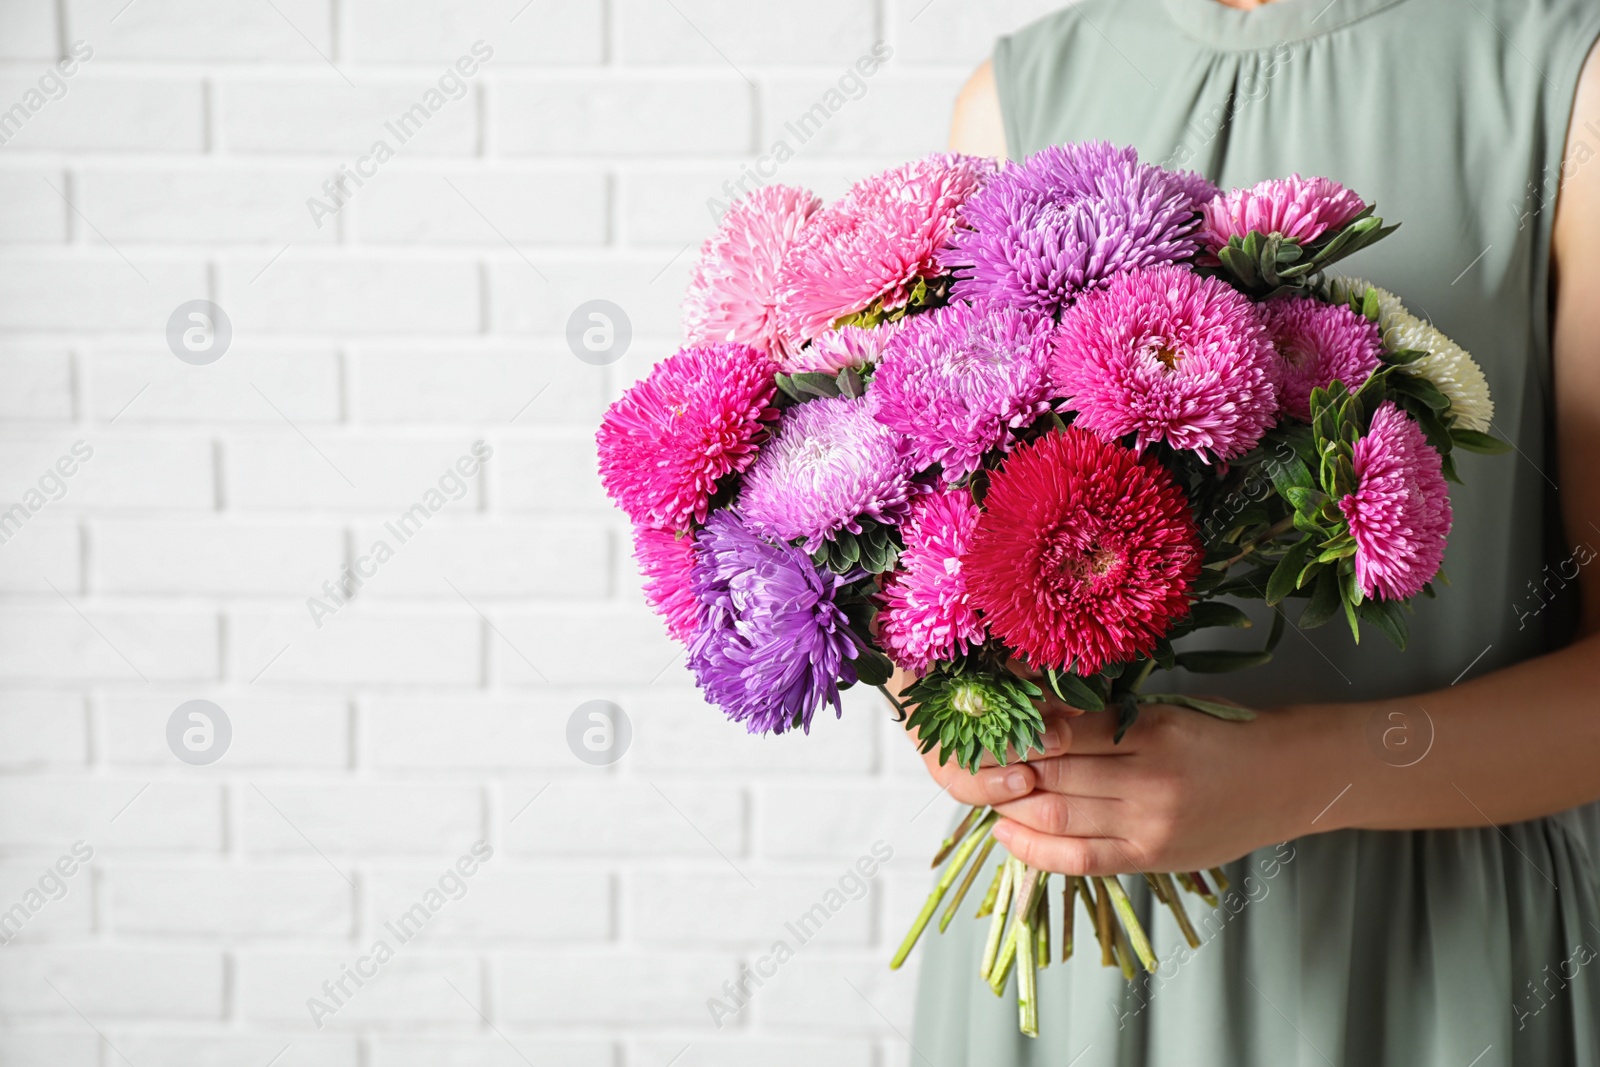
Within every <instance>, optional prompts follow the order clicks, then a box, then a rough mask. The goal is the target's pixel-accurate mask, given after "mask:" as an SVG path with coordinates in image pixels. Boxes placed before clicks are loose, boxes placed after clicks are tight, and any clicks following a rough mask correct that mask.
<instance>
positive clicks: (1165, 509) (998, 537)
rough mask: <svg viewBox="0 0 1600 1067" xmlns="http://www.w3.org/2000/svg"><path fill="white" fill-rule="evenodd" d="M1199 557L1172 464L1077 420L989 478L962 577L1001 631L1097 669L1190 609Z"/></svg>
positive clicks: (1150, 642) (1062, 662)
mask: <svg viewBox="0 0 1600 1067" xmlns="http://www.w3.org/2000/svg"><path fill="white" fill-rule="evenodd" d="M1200 557H1201V549H1200V542H1199V538H1198V536H1197V535H1196V533H1195V526H1194V517H1193V515H1192V514H1191V512H1190V510H1189V501H1188V499H1187V498H1186V497H1185V496H1184V493H1183V490H1182V489H1181V488H1180V487H1179V486H1178V484H1177V482H1175V481H1173V479H1172V475H1171V474H1169V473H1168V472H1167V470H1166V468H1165V467H1162V466H1161V465H1160V464H1159V463H1157V462H1156V461H1155V458H1154V457H1148V456H1147V457H1145V458H1144V459H1142V460H1141V459H1140V458H1139V457H1138V456H1136V455H1134V453H1133V452H1132V451H1131V450H1130V449H1127V448H1124V447H1123V446H1122V445H1119V444H1117V443H1115V442H1113V441H1105V440H1102V439H1101V438H1099V437H1096V436H1095V435H1094V434H1092V433H1089V432H1087V431H1085V430H1080V429H1078V428H1077V427H1075V426H1069V427H1068V428H1067V429H1066V430H1065V431H1063V432H1060V433H1051V434H1046V435H1045V436H1044V437H1041V438H1038V439H1037V440H1034V441H1031V442H1029V443H1028V444H1026V445H1024V446H1022V447H1021V448H1019V449H1017V450H1016V451H1015V452H1013V453H1012V454H1011V455H1010V456H1009V457H1007V459H1006V461H1005V464H1004V465H1003V466H1001V468H1000V469H999V470H997V471H995V472H994V473H993V474H991V475H990V477H989V491H988V493H987V495H985V496H984V498H983V515H982V516H981V517H980V518H979V519H978V525H977V528H976V530H975V531H974V532H973V535H972V542H971V545H970V547H969V548H968V551H967V552H966V554H965V555H964V556H963V557H962V574H963V577H964V579H965V582H966V586H967V589H968V590H969V592H970V595H971V598H972V604H973V606H975V607H976V608H977V609H978V610H979V611H980V612H981V613H982V614H983V619H984V621H985V622H986V623H988V626H989V629H990V631H991V632H992V633H993V634H994V635H995V636H996V637H998V638H999V639H1000V640H1002V641H1004V642H1005V643H1006V644H1007V645H1009V646H1010V647H1011V648H1013V649H1015V650H1016V651H1018V652H1020V653H1022V654H1023V655H1025V656H1027V658H1028V662H1029V663H1030V664H1032V665H1033V666H1035V667H1038V668H1044V667H1056V668H1066V667H1070V668H1071V669H1073V670H1074V671H1076V672H1077V673H1079V674H1081V675H1087V674H1093V673H1095V672H1096V671H1098V670H1100V669H1101V668H1102V667H1105V666H1107V665H1109V664H1112V663H1126V662H1129V661H1130V660H1133V659H1136V658H1138V657H1139V656H1143V655H1148V654H1149V653H1150V652H1151V651H1152V650H1153V649H1154V648H1155V644H1156V641H1157V640H1158V639H1159V638H1161V637H1163V636H1165V634H1166V633H1167V631H1168V630H1169V629H1171V628H1172V626H1173V624H1174V623H1176V622H1178V621H1179V620H1180V619H1182V618H1183V617H1184V616H1186V615H1187V614H1188V613H1189V586H1190V584H1191V583H1192V582H1193V581H1194V579H1195V578H1196V577H1197V576H1198V575H1199V574H1200Z"/></svg>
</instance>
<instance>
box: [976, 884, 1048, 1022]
mask: <svg viewBox="0 0 1600 1067" xmlns="http://www.w3.org/2000/svg"><path fill="white" fill-rule="evenodd" d="M1017 866H1018V868H1019V869H1020V870H1021V871H1022V872H1023V873H1022V875H1021V877H1020V878H1017V879H1014V880H1013V882H1012V885H1013V887H1014V892H1013V894H1012V895H1013V896H1014V897H1015V899H1014V900H1013V901H1012V903H1011V910H1012V911H1013V912H1015V913H1016V918H1015V920H1014V921H1013V922H1012V923H1011V928H1010V929H1009V930H1007V931H1006V939H1005V941H1003V942H1002V943H1001V945H1000V955H999V956H998V957H997V958H996V959H995V963H994V967H993V969H991V970H990V971H989V988H990V989H991V990H993V991H994V995H995V996H999V995H1000V994H1001V993H1002V992H1004V991H1005V988H1006V979H1007V978H1008V977H1010V975H1011V965H1012V964H1013V963H1015V962H1016V960H1017V945H1018V942H1019V941H1020V940H1021V939H1022V931H1023V929H1024V928H1025V927H1026V926H1027V922H1028V919H1029V916H1031V915H1032V913H1033V908H1034V905H1035V904H1037V903H1038V899H1037V894H1038V890H1039V885H1040V881H1039V875H1040V873H1041V872H1040V871H1038V870H1037V869H1035V868H1033V867H1025V866H1023V865H1022V861H1020V860H1018V861H1017ZM1027 936H1028V937H1032V936H1033V934H1032V932H1031V931H1029V933H1028V935H1027Z"/></svg>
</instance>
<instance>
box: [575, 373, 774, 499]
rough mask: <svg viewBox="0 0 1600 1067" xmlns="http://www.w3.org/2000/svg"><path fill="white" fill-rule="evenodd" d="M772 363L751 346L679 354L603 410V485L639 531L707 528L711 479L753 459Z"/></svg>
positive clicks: (769, 413) (768, 404) (767, 409)
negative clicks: (641, 528)
mask: <svg viewBox="0 0 1600 1067" xmlns="http://www.w3.org/2000/svg"><path fill="white" fill-rule="evenodd" d="M777 370H778V365H777V364H776V363H774V362H772V360H771V359H770V358H768V356H767V355H766V353H764V352H760V351H758V350H756V349H754V348H751V347H750V346H748V345H737V344H717V345H695V346H690V347H687V348H680V349H679V350H678V351H677V352H675V353H673V354H672V355H670V356H668V357H667V358H666V359H664V360H662V361H661V362H659V363H657V364H656V365H655V366H654V367H652V368H651V369H650V373H649V374H648V375H646V376H645V377H644V379H643V380H641V381H639V382H637V383H636V384H635V385H634V386H633V387H632V388H631V389H629V390H628V391H627V392H626V393H624V394H622V398H621V399H620V400H618V401H617V402H616V403H615V404H612V405H611V407H610V408H608V409H607V410H606V413H605V417H604V418H603V419H601V421H600V431H599V433H597V434H596V435H595V443H596V444H597V445H598V446H599V453H600V482H601V484H602V485H604V486H605V489H606V492H607V493H608V494H609V495H610V496H611V499H612V500H614V501H616V503H617V506H618V507H620V508H621V509H622V510H623V511H625V512H627V514H628V517H629V518H630V519H632V520H633V521H634V522H635V523H638V524H639V525H641V526H658V527H660V528H662V529H665V530H687V529H688V528H689V525H690V523H691V522H704V521H705V519H706V512H707V510H708V508H709V505H710V501H711V497H712V495H713V494H714V493H715V492H716V491H717V481H718V480H719V479H721V478H723V477H724V476H726V475H728V474H733V473H737V472H739V471H742V470H744V469H745V468H746V467H748V466H749V465H750V464H751V463H752V462H754V461H755V458H756V448H757V445H758V444H759V442H760V439H761V437H762V436H763V435H764V434H765V432H766V429H767V425H768V423H770V422H771V421H772V420H774V419H776V418H777V417H778V410H777V409H776V408H775V407H773V406H772V398H773V394H774V393H775V392H776V389H777V386H776V383H775V381H774V378H775V377H776V375H777Z"/></svg>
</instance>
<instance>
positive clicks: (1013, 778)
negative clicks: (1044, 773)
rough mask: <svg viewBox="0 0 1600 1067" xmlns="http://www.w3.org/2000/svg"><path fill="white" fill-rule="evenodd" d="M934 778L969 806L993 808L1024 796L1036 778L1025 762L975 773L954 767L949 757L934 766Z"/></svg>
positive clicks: (1029, 791) (1029, 790)
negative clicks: (948, 761)
mask: <svg viewBox="0 0 1600 1067" xmlns="http://www.w3.org/2000/svg"><path fill="white" fill-rule="evenodd" d="M933 780H934V781H936V782H938V783H939V784H940V785H942V786H944V787H945V788H946V789H947V790H948V791H949V793H950V795H951V796H952V797H954V798H956V799H957V800H959V801H960V802H961V803H963V804H967V805H969V806H972V807H994V806H995V805H997V804H1004V803H1005V802H1006V801H1008V800H1016V799H1017V798H1018V797H1024V796H1027V795H1028V794H1029V793H1031V792H1032V791H1033V788H1034V785H1035V784H1036V782H1037V780H1036V779H1035V778H1034V775H1033V771H1031V770H1030V769H1029V768H1028V765H1027V764H1024V763H1018V764H1014V765H1012V766H1009V767H986V768H984V769H983V770H980V771H979V772H978V773H977V774H971V773H969V772H968V771H967V770H966V769H965V768H964V767H957V766H956V765H955V761H954V760H952V761H951V762H950V763H948V764H946V765H945V766H944V767H942V768H939V767H937V766H936V767H935V769H934V773H933Z"/></svg>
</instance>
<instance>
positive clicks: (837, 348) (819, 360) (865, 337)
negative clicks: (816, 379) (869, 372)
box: [781, 322, 900, 374]
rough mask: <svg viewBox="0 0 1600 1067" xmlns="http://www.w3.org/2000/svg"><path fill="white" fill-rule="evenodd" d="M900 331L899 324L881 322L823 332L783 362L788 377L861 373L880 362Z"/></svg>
mask: <svg viewBox="0 0 1600 1067" xmlns="http://www.w3.org/2000/svg"><path fill="white" fill-rule="evenodd" d="M899 328H900V323H899V322H880V323H878V325H876V326H871V327H866V326H841V327H839V328H838V329H837V330H828V331H826V332H824V333H820V334H818V335H817V336H816V338H815V339H814V340H813V341H812V342H811V343H810V344H808V345H806V346H805V347H804V348H802V349H800V350H799V351H797V352H794V353H792V354H790V355H789V356H788V357H786V358H785V359H784V360H783V361H782V364H781V365H782V369H783V372H784V373H785V374H799V373H802V372H804V371H821V372H823V373H825V374H837V373H839V372H840V371H842V370H844V369H845V368H846V367H854V368H855V369H856V370H861V369H863V368H865V367H870V366H872V365H873V364H875V363H877V362H878V360H879V359H880V358H881V357H882V356H883V350H884V347H885V346H886V345H888V343H889V338H891V337H893V336H894V334H895V331H896V330H898V329H899Z"/></svg>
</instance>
